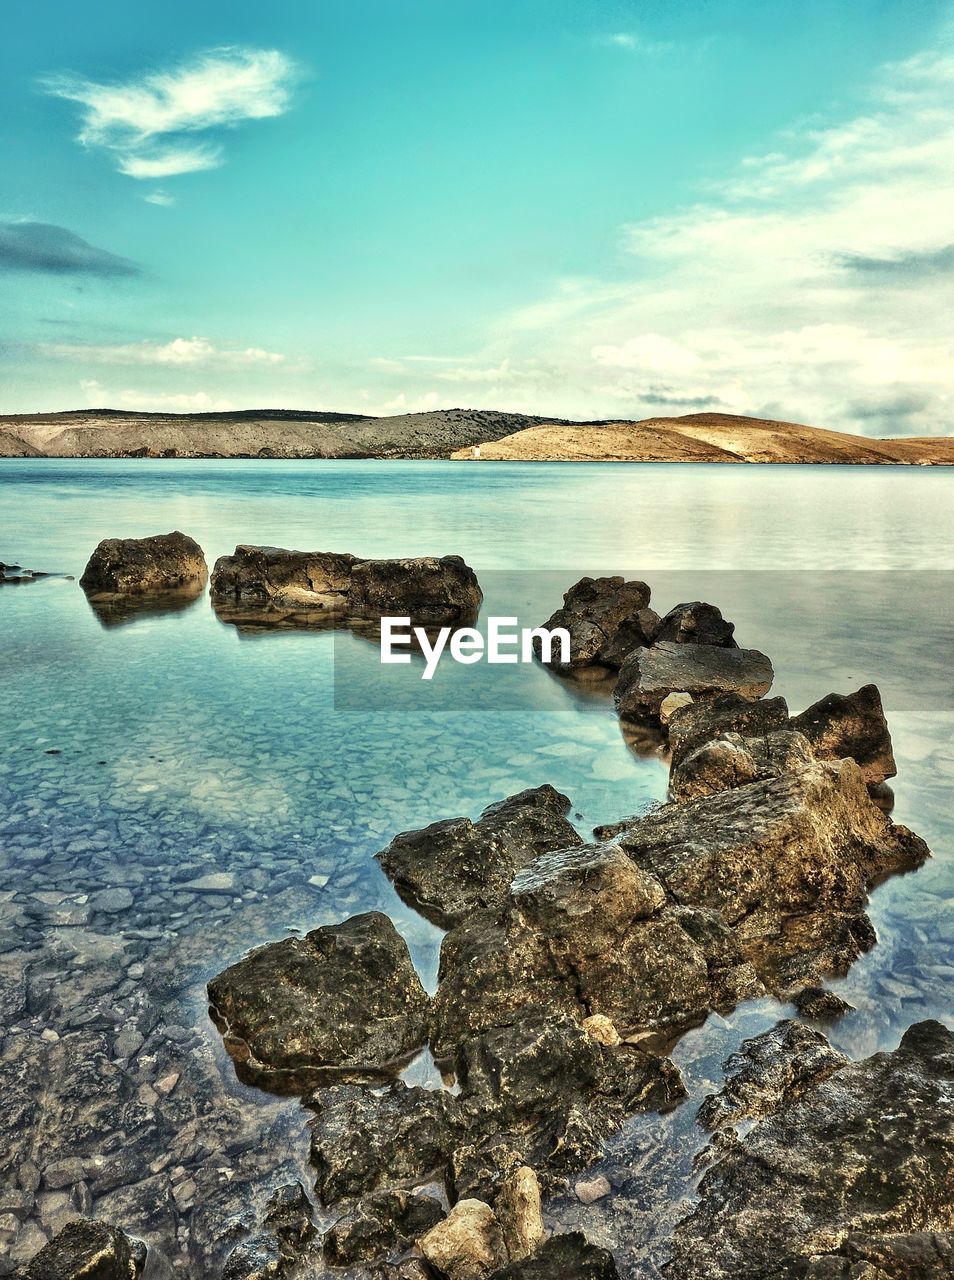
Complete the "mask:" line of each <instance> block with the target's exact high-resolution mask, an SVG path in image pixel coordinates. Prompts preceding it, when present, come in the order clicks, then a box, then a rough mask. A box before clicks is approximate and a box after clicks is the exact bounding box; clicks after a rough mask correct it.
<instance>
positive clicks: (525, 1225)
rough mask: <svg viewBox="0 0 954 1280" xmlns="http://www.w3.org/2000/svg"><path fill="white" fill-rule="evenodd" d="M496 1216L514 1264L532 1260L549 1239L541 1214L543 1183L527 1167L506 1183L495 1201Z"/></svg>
mask: <svg viewBox="0 0 954 1280" xmlns="http://www.w3.org/2000/svg"><path fill="white" fill-rule="evenodd" d="M494 1212H495V1213H496V1215H497V1220H498V1221H499V1223H500V1227H501V1230H502V1231H503V1241H504V1247H505V1249H506V1251H507V1256H508V1258H509V1259H510V1261H511V1262H519V1261H520V1260H521V1259H522V1258H529V1256H530V1254H531V1253H533V1251H534V1250H535V1249H536V1248H537V1247H538V1246H539V1245H540V1244H542V1243H543V1240H544V1239H545V1238H546V1231H545V1230H544V1226H543V1214H542V1213H541V1211H540V1183H539V1180H538V1179H537V1175H536V1174H535V1173H534V1171H533V1170H532V1169H531V1168H529V1167H528V1166H527V1165H520V1166H519V1168H517V1169H514V1170H513V1172H512V1173H509V1174H507V1176H506V1177H505V1178H504V1179H503V1181H502V1182H501V1184H500V1190H499V1191H498V1192H497V1198H496V1200H495V1201H494Z"/></svg>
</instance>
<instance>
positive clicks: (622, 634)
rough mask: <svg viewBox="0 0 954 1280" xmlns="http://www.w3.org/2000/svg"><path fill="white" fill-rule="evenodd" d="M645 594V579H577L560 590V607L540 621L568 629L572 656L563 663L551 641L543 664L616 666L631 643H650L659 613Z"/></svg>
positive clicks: (559, 667)
mask: <svg viewBox="0 0 954 1280" xmlns="http://www.w3.org/2000/svg"><path fill="white" fill-rule="evenodd" d="M649 594H650V593H649V587H647V585H646V583H645V582H627V581H626V580H625V578H620V577H615V578H581V579H580V580H579V582H576V583H574V585H573V586H572V587H570V589H569V591H567V593H566V594H565V595H564V597H563V607H562V608H561V609H557V611H556V613H554V614H552V615H551V616H550V617H549V618H548V619H547V621H546V622H545V623H544V624H543V625H544V627H546V628H547V629H548V630H552V629H553V628H554V627H564V628H565V629H566V630H567V631H568V632H569V635H570V660H569V662H565V663H564V662H562V661H561V660H560V653H559V646H556V645H555V646H554V649H553V654H552V658H551V661H550V662H549V663H548V664H547V665H549V666H550V667H552V668H553V669H554V670H555V671H564V672H566V671H573V670H575V669H577V668H579V667H589V666H594V665H598V666H605V667H610V668H612V669H614V670H615V669H616V668H618V667H619V665H620V663H621V662H622V661H623V658H624V657H625V656H626V654H627V653H628V652H629V651H630V650H631V649H632V648H634V647H635V646H636V645H645V644H649V643H650V640H651V637H652V633H653V631H654V630H655V627H656V624H657V623H658V621H659V617H658V615H657V614H655V613H653V612H652V610H651V609H649V608H647V606H648V605H649ZM537 654H538V656H539V655H540V648H539V645H537Z"/></svg>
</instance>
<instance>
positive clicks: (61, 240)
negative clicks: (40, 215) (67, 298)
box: [0, 222, 140, 279]
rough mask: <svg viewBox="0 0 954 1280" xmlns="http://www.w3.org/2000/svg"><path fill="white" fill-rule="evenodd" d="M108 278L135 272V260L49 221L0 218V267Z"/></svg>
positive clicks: (135, 273)
mask: <svg viewBox="0 0 954 1280" xmlns="http://www.w3.org/2000/svg"><path fill="white" fill-rule="evenodd" d="M4 269H5V270H8V271H33V272H41V273H46V274H52V275H87V276H100V277H103V278H106V279H108V278H110V277H115V276H136V275H139V274H140V268H139V267H138V266H137V265H136V263H135V262H130V261H129V260H128V259H127V258H121V257H119V256H118V255H117V254H115V253H110V252H109V251H108V250H106V249H97V248H96V247H95V246H94V245H91V244H90V243H89V242H88V241H86V240H84V239H83V238H82V236H78V235H77V234H76V233H75V232H74V231H68V230H67V228H66V227H58V226H55V225H54V224H52V223H49V222H0V270H4Z"/></svg>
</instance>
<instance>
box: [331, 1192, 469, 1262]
mask: <svg viewBox="0 0 954 1280" xmlns="http://www.w3.org/2000/svg"><path fill="white" fill-rule="evenodd" d="M443 1217H444V1207H443V1205H442V1204H441V1202H440V1201H439V1200H437V1199H435V1198H434V1196H429V1195H424V1194H422V1193H421V1192H417V1191H402V1190H394V1189H391V1190H387V1191H376V1192H373V1193H372V1194H371V1195H369V1196H366V1197H364V1198H363V1199H361V1200H359V1201H358V1202H357V1203H356V1204H355V1205H354V1206H353V1207H352V1208H350V1209H349V1210H348V1212H347V1213H345V1214H343V1215H342V1216H341V1217H340V1218H339V1219H338V1220H337V1222H335V1223H333V1224H332V1226H331V1227H329V1229H328V1231H327V1232H326V1233H325V1238H324V1241H323V1243H322V1251H323V1253H324V1256H325V1260H326V1261H327V1262H328V1263H330V1264H331V1266H333V1267H350V1266H353V1265H354V1264H356V1263H361V1262H374V1261H376V1260H377V1259H379V1258H383V1257H387V1256H388V1255H389V1254H393V1253H401V1252H403V1251H404V1250H406V1249H408V1248H409V1247H410V1246H411V1245H412V1244H413V1242H414V1241H415V1240H416V1239H417V1238H418V1236H422V1235H424V1233H425V1232H427V1231H430V1229H431V1228H432V1227H435V1226H436V1225H437V1223H438V1222H440V1221H441V1219H442V1218H443Z"/></svg>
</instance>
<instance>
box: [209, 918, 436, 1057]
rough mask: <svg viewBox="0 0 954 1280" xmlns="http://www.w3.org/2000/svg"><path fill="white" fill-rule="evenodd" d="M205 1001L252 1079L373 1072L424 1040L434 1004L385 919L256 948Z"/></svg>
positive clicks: (322, 930) (349, 922)
mask: <svg viewBox="0 0 954 1280" xmlns="http://www.w3.org/2000/svg"><path fill="white" fill-rule="evenodd" d="M208 991H209V1000H210V1002H211V1006H212V1012H213V1016H214V1017H215V1019H216V1021H217V1023H218V1025H219V1027H220V1029H221V1030H222V1032H223V1036H224V1038H225V1042H226V1045H227V1047H228V1049H229V1052H230V1053H231V1054H232V1056H233V1057H234V1058H235V1059H236V1061H237V1062H238V1063H241V1064H243V1065H244V1066H245V1067H246V1069H248V1070H250V1071H251V1072H253V1073H257V1072H264V1073H269V1072H276V1071H290V1072H302V1071H308V1070H315V1069H320V1068H350V1069H354V1070H359V1071H360V1070H365V1071H374V1070H375V1069H380V1068H384V1067H387V1066H388V1065H389V1064H393V1063H395V1062H396V1061H397V1060H399V1059H401V1058H402V1057H403V1056H405V1055H407V1054H408V1053H410V1052H412V1051H413V1050H415V1049H417V1048H420V1047H421V1046H422V1045H423V1044H424V1042H425V1040H426V1038H427V1031H426V1023H427V1010H428V997H427V995H426V994H425V992H424V988H423V987H422V986H421V983H420V979H419V978H418V976H417V974H416V973H415V971H414V967H413V965H412V964H411V957H410V955H409V953H408V950H407V945H406V943H405V942H404V940H403V938H401V936H400V935H399V934H398V933H397V931H396V930H395V928H394V926H393V925H392V924H391V922H390V920H389V919H388V918H387V916H384V915H382V914H381V913H380V912H368V913H367V914H365V915H360V916H353V917H352V918H351V919H350V920H346V921H345V922H344V923H343V924H339V925H326V926H324V927H322V928H320V929H314V930H313V931H312V932H311V933H308V934H306V935H305V936H304V937H303V938H285V939H283V940H282V941H281V942H274V943H270V944H269V945H267V946H264V947H259V948H258V949H257V950H255V951H252V952H251V953H250V954H249V955H247V956H246V957H245V958H244V959H243V960H240V961H239V962H238V963H237V964H234V965H232V966H231V967H230V968H228V969H226V970H225V971H224V972H223V973H220V974H219V975H218V977H216V978H213V979H212V981H211V982H210V983H209V986H208Z"/></svg>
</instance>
